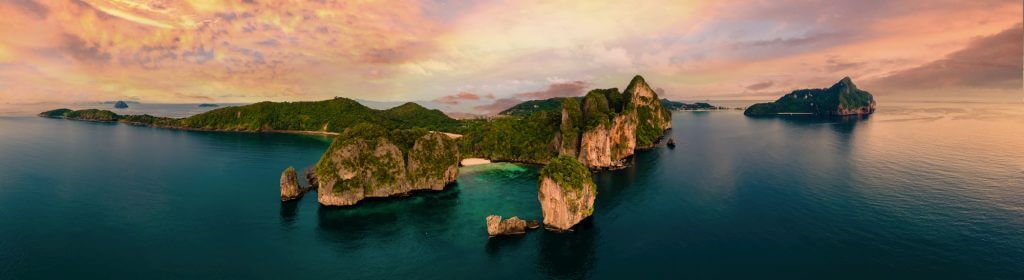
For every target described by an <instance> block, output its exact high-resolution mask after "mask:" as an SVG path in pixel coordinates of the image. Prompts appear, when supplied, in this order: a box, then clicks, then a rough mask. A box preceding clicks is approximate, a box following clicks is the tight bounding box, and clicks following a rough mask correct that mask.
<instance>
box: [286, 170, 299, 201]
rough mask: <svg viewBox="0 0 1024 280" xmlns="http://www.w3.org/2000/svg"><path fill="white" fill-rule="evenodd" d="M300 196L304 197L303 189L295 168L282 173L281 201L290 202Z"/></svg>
mask: <svg viewBox="0 0 1024 280" xmlns="http://www.w3.org/2000/svg"><path fill="white" fill-rule="evenodd" d="M300 196H302V188H301V187H299V179H298V176H297V175H296V174H295V168H292V167H288V168H287V169H285V170H284V172H281V201H289V200H292V199H296V198H299V197H300Z"/></svg>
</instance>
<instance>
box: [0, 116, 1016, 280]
mask: <svg viewBox="0 0 1024 280" xmlns="http://www.w3.org/2000/svg"><path fill="white" fill-rule="evenodd" d="M1020 107H1021V105H1019V104H1017V105H998V104H959V103H955V104H950V103H929V104H893V103H889V104H884V105H883V106H882V107H880V108H879V111H878V113H876V114H875V115H874V116H872V117H870V118H867V119H861V120H843V121H813V120H808V119H803V118H784V119H751V118H746V117H744V116H743V115H742V114H741V113H740V112H733V111H722V112H697V113H677V114H675V116H674V118H673V119H674V125H675V129H674V130H672V132H671V133H672V135H673V136H674V137H675V138H676V140H677V142H678V146H677V147H676V148H675V149H667V148H657V149H653V150H649V151H644V152H640V153H639V154H638V155H637V156H636V157H635V158H633V165H632V167H630V168H627V169H623V170H617V171H612V172H604V173H600V174H597V175H595V178H596V181H597V183H598V192H599V195H598V199H597V202H596V207H597V210H596V211H595V213H594V217H593V218H591V219H589V220H587V221H585V222H584V223H583V224H581V225H579V227H578V228H577V229H576V230H575V231H574V232H569V233H552V232H547V231H543V230H539V231H531V232H529V233H528V234H526V235H525V236H521V237H512V238H487V236H486V230H485V227H484V217H485V216H487V215H489V214H499V215H505V216H510V215H518V216H520V217H523V218H527V219H540V218H541V217H540V210H539V203H538V202H537V199H536V188H537V185H536V184H537V183H536V180H537V179H536V175H537V168H536V167H534V166H521V165H515V164H496V165H490V166H479V167H470V168H464V169H463V170H462V175H461V176H460V178H459V181H458V183H457V184H455V185H453V186H451V187H449V188H448V189H447V190H445V191H442V192H426V193H417V194H415V195H412V196H409V197H404V198H397V199H389V200H371V201H366V202H365V203H361V204H360V205H359V206H358V207H355V208H323V207H320V206H318V205H317V203H316V199H315V195H309V196H306V197H304V198H302V199H301V200H299V201H297V202H292V203H281V202H280V201H279V197H278V195H279V193H278V186H277V181H278V178H279V176H280V172H281V171H282V170H283V169H284V168H285V167H287V166H296V167H298V168H300V169H301V168H305V167H307V166H309V165H311V164H313V163H314V162H315V161H316V160H317V159H318V158H319V156H320V154H321V153H322V151H323V150H324V149H325V148H326V147H327V145H328V144H329V142H328V141H329V139H325V138H320V137H315V136H300V135H275V134H244V133H208V132H186V131H175V130H166V129H154V128H145V127H135V126H129V125H122V124H103V123H89V122H74V121H63V120H53V119H43V118H36V117H22V116H10V117H0V278H4V279H21V278H68V277H75V278H98V279H109V278H146V279H153V278H261V279H263V278H271V279H280V278H302V279H306V278H331V279H333V278H346V279H380V278H400V279H408V278H424V279H453V278H454V279H462V278H498V279H521V278H526V279H531V278H605V279H608V278H613V279H615V278H618V279H621V278H631V279H632V278H685V277H696V278H748V279H749V278H765V277H773V278H774V277H785V278H816V279H820V278H874V277H883V278H985V279H988V278H1004V279H1019V278H1022V277H1024V262H1022V260H1024V110H1021V108H1020Z"/></svg>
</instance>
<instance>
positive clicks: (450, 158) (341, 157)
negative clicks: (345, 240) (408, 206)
mask: <svg viewBox="0 0 1024 280" xmlns="http://www.w3.org/2000/svg"><path fill="white" fill-rule="evenodd" d="M459 159H460V155H459V150H458V146H457V145H456V143H455V139H453V138H451V137H450V136H448V135H446V134H444V133H439V132H431V131H427V130H425V129H394V130H390V129H387V128H384V127H380V126H377V125H374V124H368V123H362V124H358V125H356V126H354V127H351V128H349V129H346V130H345V132H343V133H342V134H341V135H338V137H335V139H334V142H333V143H331V146H330V147H329V148H327V151H326V152H325V153H324V155H323V156H322V157H321V158H320V161H319V162H317V164H316V171H315V173H314V174H315V176H316V180H315V181H316V182H318V186H317V200H318V201H319V202H320V204H322V205H327V206H347V205H354V204H356V203H357V202H359V201H360V200H363V199H364V198H368V197H388V196H394V195H401V194H407V193H409V192H411V191H414V190H435V191H439V190H443V189H444V188H445V186H447V185H448V184H449V183H452V182H455V179H457V178H458V176H459Z"/></svg>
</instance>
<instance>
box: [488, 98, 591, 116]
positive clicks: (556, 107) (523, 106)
mask: <svg viewBox="0 0 1024 280" xmlns="http://www.w3.org/2000/svg"><path fill="white" fill-rule="evenodd" d="M564 99H576V101H578V102H582V100H583V97H554V98H548V99H542V100H529V101H523V102H522V103H519V104H516V105H515V106H512V107H511V108H508V109H505V110H504V111H501V113H498V114H499V115H506V116H520V117H525V116H529V115H532V114H533V113H536V112H561V111H562V100H564Z"/></svg>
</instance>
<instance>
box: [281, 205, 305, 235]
mask: <svg viewBox="0 0 1024 280" xmlns="http://www.w3.org/2000/svg"><path fill="white" fill-rule="evenodd" d="M300 199H301V198H300ZM300 199H295V200H292V201H284V202H281V227H283V228H286V229H292V228H294V226H295V220H296V217H297V216H298V214H299V200H300Z"/></svg>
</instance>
